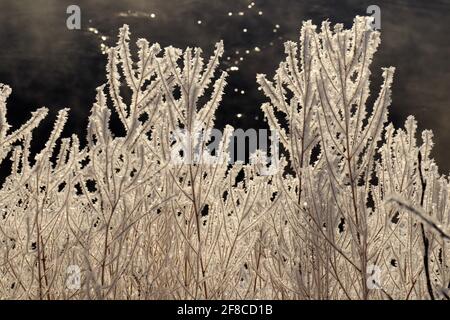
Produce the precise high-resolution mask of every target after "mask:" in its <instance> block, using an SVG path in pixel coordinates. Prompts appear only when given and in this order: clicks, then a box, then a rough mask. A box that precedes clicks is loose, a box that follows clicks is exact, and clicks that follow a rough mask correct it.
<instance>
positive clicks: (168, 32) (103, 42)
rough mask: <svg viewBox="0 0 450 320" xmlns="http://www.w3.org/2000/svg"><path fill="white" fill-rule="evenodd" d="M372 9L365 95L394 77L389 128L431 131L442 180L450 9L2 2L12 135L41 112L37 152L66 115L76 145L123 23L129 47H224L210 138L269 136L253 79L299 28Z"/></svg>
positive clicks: (270, 1) (2, 75) (447, 134)
mask: <svg viewBox="0 0 450 320" xmlns="http://www.w3.org/2000/svg"><path fill="white" fill-rule="evenodd" d="M71 4H76V5H78V6H79V7H80V8H81V30H68V29H67V27H66V19H67V18H68V14H67V13H66V9H67V7H68V6H69V5H71ZM372 4H376V5H378V6H379V7H380V9H381V33H382V43H381V46H380V47H379V49H378V53H377V54H376V56H375V60H374V63H373V65H372V76H373V77H372V85H373V90H372V94H373V95H376V94H377V92H378V89H379V85H380V83H381V70H380V68H381V67H383V66H395V67H396V75H395V81H394V86H393V103H392V106H391V108H390V115H389V117H390V121H393V122H394V123H395V125H396V126H400V125H402V124H403V122H404V120H405V119H406V117H407V116H408V115H409V114H412V115H414V116H416V118H417V119H418V121H419V129H425V128H427V129H432V130H433V131H434V133H435V143H436V146H435V151H434V156H435V158H436V160H437V162H438V164H439V167H440V171H441V173H444V174H448V172H449V169H450V161H449V160H448V158H449V156H450V148H448V145H449V144H450V130H449V120H450V112H449V107H450V104H449V101H450V90H449V89H450V62H449V56H450V37H449V36H448V32H449V31H450V22H449V21H450V1H449V0H435V1H407V0H389V1H376V2H373V1H358V0H339V1H337V0H316V1H305V0H254V1H251V0H232V1H231V0H228V1H227V0H115V1H111V0H86V1H81V0H80V1H76V0H69V1H66V0H21V1H17V0H0V44H1V46H0V82H1V83H6V84H8V85H10V86H11V87H12V88H13V94H12V96H11V97H10V98H9V100H8V119H9V122H10V123H11V124H13V126H14V128H16V127H18V126H19V125H20V124H21V123H23V122H24V121H25V120H26V119H28V118H29V116H30V112H31V111H33V110H36V109H37V108H38V107H41V106H46V107H48V108H49V109H50V110H51V113H50V115H49V117H48V119H47V121H45V122H43V123H42V124H41V126H40V128H39V129H38V130H37V131H36V132H35V138H34V146H33V147H34V148H40V147H42V146H43V144H44V143H45V141H46V140H47V137H48V133H49V132H50V130H51V128H52V125H53V123H52V121H53V120H54V119H55V116H56V112H57V111H58V110H60V109H62V108H64V107H69V108H70V109H71V112H70V118H69V121H68V125H67V127H66V129H65V132H64V134H65V135H66V136H67V135H69V134H71V133H77V134H78V135H79V136H80V138H81V139H83V137H84V136H85V134H86V125H87V117H88V115H89V112H90V108H91V105H92V103H93V102H94V98H95V88H96V87H97V86H99V85H101V84H103V83H104V82H105V81H106V78H105V63H106V56H105V55H104V54H103V53H102V51H103V50H104V49H105V47H106V46H112V45H114V43H115V42H116V37H117V33H118V28H119V27H120V26H122V25H123V24H124V23H127V24H129V25H130V29H131V32H132V43H134V42H135V40H136V39H138V38H140V37H144V38H147V39H148V40H150V41H151V42H159V43H160V44H161V46H167V45H173V46H175V47H179V48H185V47H187V46H200V47H202V48H203V50H204V52H205V55H209V54H211V53H212V51H213V49H214V43H215V42H216V41H219V40H220V39H223V40H224V43H225V49H226V50H225V55H224V59H223V61H222V64H221V68H222V69H224V70H228V71H229V73H230V77H229V78H228V87H227V89H226V94H225V96H224V99H223V102H222V104H221V106H220V108H219V110H218V114H217V127H218V128H222V127H223V126H224V125H225V124H231V125H232V126H234V127H235V128H238V127H239V128H243V129H246V128H261V127H265V126H266V124H265V123H264V121H263V117H262V112H261V111H260V105H261V103H262V102H265V101H266V98H265V97H264V96H263V95H262V93H261V92H260V91H258V90H257V84H256V82H255V78H256V74H257V73H266V74H268V76H269V77H272V75H273V73H274V71H275V69H276V68H277V66H278V64H279V62H280V61H281V60H282V59H283V58H284V49H283V42H284V41H286V40H294V41H296V40H297V39H298V37H299V30H300V26H301V23H302V21H303V20H310V19H311V20H312V21H313V22H314V23H316V24H320V23H321V22H322V21H323V20H325V19H328V20H329V21H331V22H332V23H336V22H342V23H344V24H345V25H346V27H350V26H351V23H352V20H353V18H354V16H355V15H364V14H366V8H367V7H368V6H369V5H372ZM133 49H135V47H134V46H133ZM2 170H3V169H2ZM3 173H4V172H3Z"/></svg>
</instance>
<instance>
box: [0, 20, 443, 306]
mask: <svg viewBox="0 0 450 320" xmlns="http://www.w3.org/2000/svg"><path fill="white" fill-rule="evenodd" d="M367 19H368V18H364V17H356V18H355V21H354V24H353V27H352V28H351V29H345V28H344V27H343V25H341V24H337V25H335V26H334V27H331V25H330V23H329V22H324V23H323V24H322V27H321V28H320V30H319V31H318V30H317V27H316V26H314V25H313V24H312V23H311V22H309V21H308V22H305V23H304V24H303V27H302V29H301V34H300V41H299V43H296V42H292V41H288V42H286V44H285V51H286V59H285V60H284V61H282V62H281V63H280V66H279V68H278V69H277V70H276V72H275V76H274V77H273V79H270V80H269V79H268V78H267V77H266V76H265V75H258V76H257V82H258V84H259V85H260V87H261V88H262V90H263V92H264V94H265V95H266V96H267V98H268V99H269V101H268V102H267V103H265V104H263V106H262V109H263V111H264V113H265V115H266V118H267V121H268V124H269V126H270V127H271V129H272V130H273V132H275V133H276V136H277V137H278V138H279V141H280V147H279V146H278V145H277V144H276V141H277V140H276V139H273V140H272V145H271V151H270V153H271V156H272V157H273V155H274V154H278V150H280V153H282V154H283V155H282V156H281V158H280V159H278V158H276V163H272V164H271V165H270V166H268V164H267V163H265V162H266V161H265V159H266V158H267V157H268V154H266V153H264V152H262V151H259V150H258V151H257V152H255V153H254V154H253V155H251V157H250V158H251V162H250V163H249V164H245V163H241V162H237V163H231V162H230V150H229V149H230V146H231V145H232V143H231V139H233V128H232V127H230V126H227V127H226V128H225V130H224V134H223V135H222V137H221V138H220V139H219V140H220V141H214V140H215V136H214V135H213V128H214V121H215V112H216V110H217V108H218V106H219V104H220V103H221V101H222V96H223V93H224V88H225V86H226V77H227V74H226V72H219V70H218V67H219V62H220V59H221V57H222V55H223V50H224V49H223V44H222V42H219V43H217V44H216V45H215V49H214V52H213V54H212V56H211V57H210V58H209V59H207V61H205V60H204V58H203V56H202V51H201V49H200V48H187V49H185V50H180V49H177V48H173V47H167V48H161V47H160V46H159V45H158V44H150V43H149V42H148V41H147V40H145V39H139V40H138V41H137V42H136V44H137V55H136V57H137V59H135V58H133V55H132V49H131V48H130V38H131V36H130V32H129V28H128V26H126V25H125V26H123V27H122V28H121V29H120V32H119V37H118V42H117V45H116V46H114V47H112V48H110V49H109V51H108V61H107V66H106V74H107V83H106V84H104V85H103V86H101V87H99V88H97V95H96V101H95V103H94V105H93V106H92V108H91V114H90V117H89V123H88V128H87V135H86V140H87V143H86V145H85V146H82V145H81V143H80V141H79V138H78V137H77V136H75V135H72V136H71V137H69V138H67V137H61V134H62V132H63V128H64V125H65V122H66V120H67V117H68V113H69V110H68V109H63V110H61V111H60V112H59V114H58V117H57V119H56V121H55V124H54V127H53V130H52V132H51V133H50V137H49V139H48V140H47V143H46V144H45V146H44V148H43V149H42V150H41V151H40V152H38V153H37V155H35V156H33V157H32V155H31V151H30V145H31V137H32V135H31V134H32V131H33V129H34V128H36V127H37V125H38V124H39V122H40V121H41V120H43V119H44V118H45V116H46V113H47V110H46V109H44V108H43V109H39V110H38V111H36V112H35V113H34V114H33V115H32V118H31V120H29V121H28V122H27V123H26V124H25V125H23V126H22V127H21V128H20V129H18V130H16V131H13V132H10V131H11V130H10V126H9V125H8V123H7V120H6V100H7V98H8V96H9V94H10V88H9V87H8V86H5V85H2V86H0V161H3V160H4V159H6V158H8V157H9V159H10V160H11V162H12V166H11V172H10V174H9V176H8V177H7V178H6V180H5V182H4V183H3V185H2V187H1V189H0V210H1V211H0V212H1V216H0V237H1V241H2V243H1V247H0V248H1V249H0V254H1V260H0V275H1V276H0V297H1V298H5V299H6V298H9V299H49V300H50V299H440V298H448V292H447V291H446V290H447V289H446V288H448V285H449V282H450V274H449V270H448V264H449V254H450V253H449V252H448V244H447V241H448V239H449V231H448V230H449V209H448V201H449V181H448V179H447V177H445V176H442V175H441V174H440V173H439V172H438V168H437V165H436V164H435V162H434V161H433V159H432V158H431V156H430V152H431V148H432V146H433V142H432V134H431V132H430V131H424V132H423V133H422V141H421V142H418V141H416V137H415V135H416V127H417V125H416V122H415V120H414V119H413V118H412V117H409V118H408V119H407V121H406V123H405V126H404V129H395V128H394V126H393V125H392V124H388V123H387V115H388V107H389V105H390V103H391V101H390V94H391V92H390V90H391V89H390V88H391V84H392V81H393V74H394V69H393V68H386V69H384V70H383V72H382V76H383V79H384V81H383V84H382V86H381V88H380V90H379V93H378V97H377V99H375V102H374V104H372V105H368V103H367V101H368V98H369V96H370V92H369V85H370V75H371V74H370V64H371V61H372V58H373V55H374V53H375V52H376V49H377V47H378V45H379V43H380V34H379V32H377V31H373V30H370V29H368V28H367V25H368V23H367V22H368V20H367ZM112 112H114V113H115V114H116V115H117V117H118V119H119V120H120V123H121V125H122V126H123V129H124V130H123V132H124V134H123V135H121V136H115V135H114V134H113V133H112V131H111V129H110V124H109V122H110V116H111V114H112ZM281 123H285V125H281ZM83 140H84V139H83ZM212 145H216V146H217V147H216V148H214V149H213V148H211V146H212ZM275 168H278V169H275ZM72 266H77V268H75V269H73V268H71V267H72ZM68 270H76V271H77V270H79V271H80V274H79V275H77V276H79V279H80V282H79V283H72V282H70V283H69V280H70V279H71V274H68ZM69 278H70V279H69ZM68 284H70V285H68Z"/></svg>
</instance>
